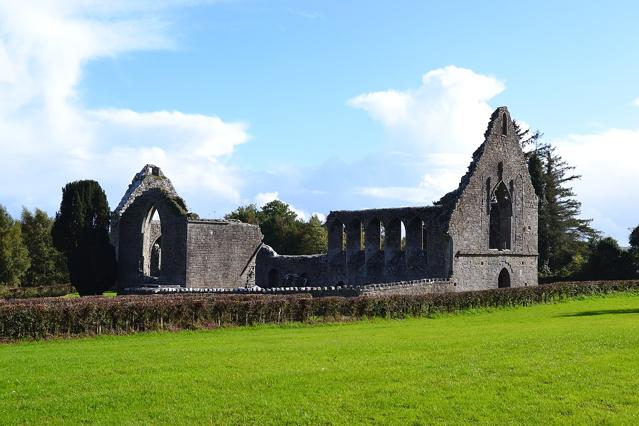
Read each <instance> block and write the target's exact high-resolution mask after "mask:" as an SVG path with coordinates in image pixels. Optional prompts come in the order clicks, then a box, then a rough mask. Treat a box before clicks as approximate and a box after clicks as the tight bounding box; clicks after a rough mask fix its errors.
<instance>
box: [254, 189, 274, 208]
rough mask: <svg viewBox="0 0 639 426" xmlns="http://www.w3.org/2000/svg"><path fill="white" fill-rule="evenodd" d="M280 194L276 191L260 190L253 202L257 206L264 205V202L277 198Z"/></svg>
mask: <svg viewBox="0 0 639 426" xmlns="http://www.w3.org/2000/svg"><path fill="white" fill-rule="evenodd" d="M279 197H280V194H279V193H278V192H277V191H273V192H260V193H259V194H257V195H256V196H255V204H256V205H257V207H260V208H261V207H264V205H265V204H268V203H270V202H271V201H275V200H279V199H280V198H279Z"/></svg>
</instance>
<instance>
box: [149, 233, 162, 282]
mask: <svg viewBox="0 0 639 426" xmlns="http://www.w3.org/2000/svg"><path fill="white" fill-rule="evenodd" d="M150 269H151V273H150V275H151V276H152V277H155V278H160V271H161V269H162V236H161V235H160V236H159V237H158V238H157V239H156V240H155V241H154V242H153V244H152V246H151V268H150Z"/></svg>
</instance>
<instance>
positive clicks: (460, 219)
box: [111, 107, 538, 295]
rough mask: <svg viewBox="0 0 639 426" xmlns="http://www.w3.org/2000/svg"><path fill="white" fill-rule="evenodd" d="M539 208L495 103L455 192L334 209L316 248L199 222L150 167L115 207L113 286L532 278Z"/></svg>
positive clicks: (462, 286)
mask: <svg viewBox="0 0 639 426" xmlns="http://www.w3.org/2000/svg"><path fill="white" fill-rule="evenodd" d="M537 207H538V199H537V196H536V195H535V190H534V188H533V186H532V183H531V180H530V175H529V173H528V167H527V164H526V159H525V157H524V153H523V152H522V149H521V147H520V141H519V137H518V135H517V132H516V129H515V126H514V124H513V121H512V119H511V117H510V113H509V112H508V110H507V109H506V107H500V108H498V109H497V110H495V112H494V113H493V114H492V116H491V118H490V121H489V123H488V128H487V130H486V132H485V134H484V141H483V143H482V144H481V145H480V146H479V147H478V148H477V150H476V151H475V152H474V154H473V156H472V161H471V163H470V166H469V167H468V171H467V173H466V174H465V175H464V176H463V177H462V178H461V181H460V184H459V186H458V187H457V189H455V190H454V191H451V192H449V193H448V194H446V195H444V196H443V197H442V198H441V199H440V200H439V201H437V202H436V203H434V205H432V206H424V207H400V208H383V209H368V210H357V211H345V210H338V211H332V212H331V213H330V214H329V215H328V217H327V220H326V224H325V226H326V228H327V231H328V253H326V254H316V255H310V256H283V255H279V254H277V253H276V252H275V251H274V250H273V249H272V248H271V247H269V246H267V245H265V244H263V242H262V234H261V232H260V230H259V228H258V227H257V226H255V225H249V224H244V223H239V222H237V221H227V220H208V219H200V218H199V217H198V216H197V215H195V214H193V213H189V212H188V209H187V207H186V204H185V203H184V201H183V200H182V198H180V196H179V195H178V194H177V193H176V191H175V189H174V188H173V185H172V184H171V181H170V180H169V179H168V178H167V177H166V176H164V174H163V173H162V171H161V170H160V169H159V168H158V167H156V166H154V165H150V164H149V165H146V166H144V168H142V170H141V171H140V172H139V173H138V174H136V175H135V177H134V179H133V181H132V182H131V185H129V188H128V189H127V191H126V193H125V195H124V197H123V198H122V201H121V202H120V204H119V205H118V207H117V208H116V210H115V211H114V212H113V220H112V228H111V239H112V242H113V244H114V246H115V248H116V254H117V257H118V288H119V289H120V290H124V289H125V288H126V289H132V288H136V287H140V288H145V289H147V290H144V291H143V290H140V291H141V292H143V293H144V292H158V291H159V290H157V289H158V288H161V289H163V290H162V291H161V292H188V291H193V292H235V291H237V292H259V293H269V294H270V293H273V292H276V293H277V292H285V293H286V292H298V291H299V292H311V293H312V292H317V293H318V294H320V293H321V294H324V295H326V294H340V295H346V294H348V295H357V294H418V293H424V292H444V291H466V290H482V289H491V288H497V287H522V286H533V285H537ZM156 214H157V216H158V218H159V220H158V218H156V219H154V216H155V215H156ZM158 286H159V287H158ZM167 289H168V290H167ZM156 290H157V291H156ZM335 292H337V293H335Z"/></svg>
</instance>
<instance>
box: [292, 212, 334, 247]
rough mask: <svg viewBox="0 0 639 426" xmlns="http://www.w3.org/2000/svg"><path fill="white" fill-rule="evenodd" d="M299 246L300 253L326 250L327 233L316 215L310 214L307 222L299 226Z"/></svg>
mask: <svg viewBox="0 0 639 426" xmlns="http://www.w3.org/2000/svg"><path fill="white" fill-rule="evenodd" d="M300 229H301V231H302V232H301V235H300V247H299V252H300V253H301V254H316V253H326V251H327V250H328V233H327V232H326V228H324V225H322V221H321V220H320V219H319V217H317V215H313V216H311V218H310V219H309V220H308V222H305V223H303V224H302V226H301V227H300Z"/></svg>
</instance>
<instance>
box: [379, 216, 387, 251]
mask: <svg viewBox="0 0 639 426" xmlns="http://www.w3.org/2000/svg"><path fill="white" fill-rule="evenodd" d="M385 247H386V228H385V227H384V223H383V222H382V221H380V222H379V249H380V250H384V249H385Z"/></svg>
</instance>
